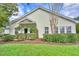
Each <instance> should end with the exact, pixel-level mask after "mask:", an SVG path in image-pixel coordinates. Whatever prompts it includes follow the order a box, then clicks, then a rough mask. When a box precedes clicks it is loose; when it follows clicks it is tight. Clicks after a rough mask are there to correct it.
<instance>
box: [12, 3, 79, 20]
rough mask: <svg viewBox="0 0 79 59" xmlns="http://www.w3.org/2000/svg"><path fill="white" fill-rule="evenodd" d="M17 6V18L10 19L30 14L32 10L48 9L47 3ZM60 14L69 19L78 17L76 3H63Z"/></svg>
mask: <svg viewBox="0 0 79 59" xmlns="http://www.w3.org/2000/svg"><path fill="white" fill-rule="evenodd" d="M17 5H18V9H19V13H18V16H16V17H15V16H12V17H11V19H12V18H13V19H14V18H18V17H20V16H23V15H24V14H26V13H28V12H30V11H31V10H32V9H34V8H36V7H39V6H42V7H45V8H48V4H47V3H30V4H27V3H19V4H17ZM58 12H60V13H61V14H63V15H65V16H68V17H71V18H75V17H77V16H79V13H78V12H79V4H77V3H63V6H62V8H61V9H60V11H58Z"/></svg>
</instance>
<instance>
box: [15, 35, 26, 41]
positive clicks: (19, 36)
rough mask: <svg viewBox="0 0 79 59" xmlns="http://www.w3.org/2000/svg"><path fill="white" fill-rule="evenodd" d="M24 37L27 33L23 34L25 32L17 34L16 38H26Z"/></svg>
mask: <svg viewBox="0 0 79 59" xmlns="http://www.w3.org/2000/svg"><path fill="white" fill-rule="evenodd" d="M26 37H27V35H25V34H17V37H16V38H17V39H18V40H25V39H26Z"/></svg>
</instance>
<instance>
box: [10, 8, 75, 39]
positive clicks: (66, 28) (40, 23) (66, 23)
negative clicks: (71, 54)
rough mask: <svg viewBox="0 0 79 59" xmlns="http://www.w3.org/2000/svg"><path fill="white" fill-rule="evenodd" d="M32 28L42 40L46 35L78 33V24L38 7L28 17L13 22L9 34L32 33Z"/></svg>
mask: <svg viewBox="0 0 79 59" xmlns="http://www.w3.org/2000/svg"><path fill="white" fill-rule="evenodd" d="M27 24H31V25H30V26H31V27H30V26H27ZM18 28H19V29H18ZM32 28H35V29H36V30H35V31H37V32H38V36H39V38H42V37H43V34H45V33H47V34H55V33H58V34H60V33H76V22H75V21H74V19H72V18H69V17H67V16H63V15H61V14H58V13H56V12H52V11H50V10H48V9H45V8H43V7H38V8H35V9H33V10H32V11H31V12H29V13H27V14H26V15H24V16H22V17H20V18H18V19H15V20H13V21H12V22H11V23H10V31H9V33H10V34H12V35H15V34H17V33H32V30H31V29H32ZM33 31H34V29H33Z"/></svg>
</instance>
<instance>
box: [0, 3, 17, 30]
mask: <svg viewBox="0 0 79 59" xmlns="http://www.w3.org/2000/svg"><path fill="white" fill-rule="evenodd" d="M15 11H18V7H17V4H15V3H1V4H0V29H2V28H3V27H5V26H6V25H7V24H9V23H8V22H9V17H10V16H11V15H12V14H13V12H15Z"/></svg>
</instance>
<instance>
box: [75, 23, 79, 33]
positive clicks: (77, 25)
mask: <svg viewBox="0 0 79 59" xmlns="http://www.w3.org/2000/svg"><path fill="white" fill-rule="evenodd" d="M76 32H77V33H79V23H77V24H76Z"/></svg>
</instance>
